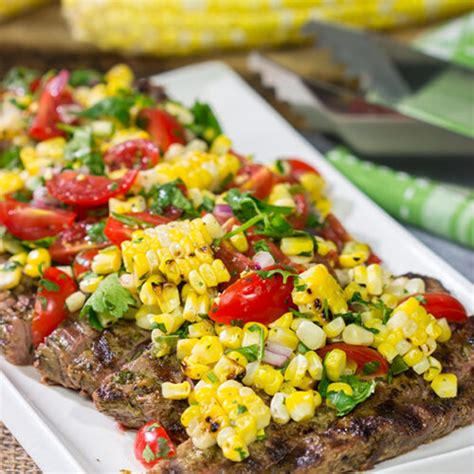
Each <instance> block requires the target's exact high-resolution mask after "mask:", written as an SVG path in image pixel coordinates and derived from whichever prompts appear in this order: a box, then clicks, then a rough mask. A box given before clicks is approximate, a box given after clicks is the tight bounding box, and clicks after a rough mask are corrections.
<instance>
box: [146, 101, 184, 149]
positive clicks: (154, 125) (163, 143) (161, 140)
mask: <svg viewBox="0 0 474 474" xmlns="http://www.w3.org/2000/svg"><path fill="white" fill-rule="evenodd" d="M138 120H139V121H144V122H145V129H146V131H147V132H148V133H149V134H150V135H151V137H152V139H153V141H154V142H155V143H156V144H157V145H158V146H159V147H160V150H161V151H162V152H163V153H164V152H165V151H166V150H167V149H168V148H169V147H170V145H172V144H173V143H181V144H183V145H184V143H186V142H185V139H184V136H185V133H184V128H183V126H182V125H181V124H180V123H179V122H178V121H177V120H176V119H175V118H174V117H173V116H172V115H170V114H169V113H168V112H165V111H164V110H162V109H151V108H146V109H143V110H142V111H141V112H140V113H139V115H138Z"/></svg>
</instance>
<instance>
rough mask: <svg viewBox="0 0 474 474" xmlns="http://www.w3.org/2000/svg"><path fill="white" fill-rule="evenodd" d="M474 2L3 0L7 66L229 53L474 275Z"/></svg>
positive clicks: (376, 195) (145, 71)
mask: <svg viewBox="0 0 474 474" xmlns="http://www.w3.org/2000/svg"><path fill="white" fill-rule="evenodd" d="M473 6H474V3H473V2H472V0H239V1H236V0H133V1H131V0H62V1H61V2H59V1H55V0H0V54H1V61H0V69H1V73H2V76H3V75H4V74H6V72H7V71H8V70H9V69H10V68H12V67H15V66H27V67H31V68H35V69H38V70H41V71H46V70H48V69H52V68H70V69H77V68H97V69H99V70H102V71H105V70H107V69H108V68H110V67H111V66H112V65H114V64H116V63H117V62H125V63H128V64H129V65H130V66H131V67H132V68H133V70H134V71H135V73H136V75H137V76H138V77H140V76H149V75H152V74H156V73H159V72H162V71H165V70H169V69H173V68H177V67H180V66H183V65H187V64H191V63H195V62H199V61H204V60H209V59H217V60H222V61H225V62H226V63H227V64H229V65H230V66H231V67H232V68H234V69H235V70H236V71H237V72H238V73H239V74H241V75H242V76H243V77H244V79H245V80H246V81H247V82H248V83H250V85H251V86H252V87H254V88H255V89H256V90H257V91H258V92H259V93H260V94H262V95H263V96H264V97H265V98H266V99H267V100H268V101H269V102H270V103H271V104H272V105H273V106H274V107H275V108H277V109H278V110H279V111H280V113H282V114H283V115H284V117H285V118H286V119H287V120H289V121H290V122H291V123H292V124H293V125H294V126H295V127H297V128H298V129H299V130H300V131H301V133H303V134H304V135H305V136H306V137H307V138H308V139H309V140H310V141H311V142H312V143H313V144H314V146H315V147H316V148H317V149H318V150H319V151H320V152H322V153H324V154H325V155H326V157H327V159H329V160H331V161H332V163H333V164H334V165H335V166H336V167H337V168H338V169H339V170H340V171H341V172H342V173H344V174H345V175H346V176H347V177H348V178H349V179H351V180H352V181H353V182H355V184H356V185H358V186H359V187H360V188H361V189H362V190H363V191H364V192H366V193H367V194H369V196H370V197H372V198H373V199H374V200H375V201H377V202H378V203H379V204H380V205H381V206H382V207H384V208H385V209H386V210H387V211H388V212H390V213H391V214H392V215H393V216H394V217H395V218H397V219H398V220H400V221H401V222H402V223H404V225H406V226H408V227H409V228H410V230H411V231H412V232H414V233H415V234H416V235H417V236H418V237H419V238H421V239H422V240H423V241H424V242H425V243H426V244H428V245H429V246H430V247H431V248H432V249H433V250H434V251H435V252H437V253H439V254H440V255H441V256H442V257H443V258H445V259H446V260H447V261H449V262H450V263H451V264H452V265H453V266H454V267H456V268H457V269H458V270H459V271H460V272H461V273H463V274H464V275H465V276H466V277H467V278H469V279H470V280H471V281H472V280H474V253H473V251H472V249H473V248H474V192H473V184H474V174H473V171H472V170H473V166H472V160H473V159H474V156H473V155H474V145H473V143H474V142H473V137H474V86H473V85H474V76H473V73H474V13H473V12H472V10H473ZM311 22H312V23H311ZM308 25H309V26H308ZM337 25H339V26H340V25H344V26H345V27H349V28H351V29H349V30H345V29H339V26H337ZM352 28H355V29H354V30H352ZM252 51H253V52H252ZM256 51H258V52H256ZM416 51H422V52H423V53H424V54H420V53H415V52H416ZM368 163H369V164H368Z"/></svg>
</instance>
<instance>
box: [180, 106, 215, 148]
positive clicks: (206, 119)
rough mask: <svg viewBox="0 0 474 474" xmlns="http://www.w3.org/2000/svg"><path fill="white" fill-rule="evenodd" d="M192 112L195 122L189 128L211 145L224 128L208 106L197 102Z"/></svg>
mask: <svg viewBox="0 0 474 474" xmlns="http://www.w3.org/2000/svg"><path fill="white" fill-rule="evenodd" d="M190 111H191V113H192V114H193V117H194V121H193V123H192V124H190V125H188V128H189V129H190V130H191V131H192V132H193V133H195V134H196V135H197V136H198V137H200V138H202V139H204V140H205V141H206V142H208V143H211V142H212V141H213V140H214V138H216V137H217V136H218V135H220V134H221V133H222V128H221V126H220V125H219V122H218V120H217V118H216V116H215V115H214V112H213V111H212V109H211V107H210V106H209V105H208V104H205V103H203V102H199V101H196V102H195V103H194V105H193V106H192V107H191V109H190Z"/></svg>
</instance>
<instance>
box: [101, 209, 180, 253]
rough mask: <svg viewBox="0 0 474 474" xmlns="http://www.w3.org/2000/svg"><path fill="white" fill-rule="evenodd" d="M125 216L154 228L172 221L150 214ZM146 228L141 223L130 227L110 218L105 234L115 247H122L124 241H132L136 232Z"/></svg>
mask: <svg viewBox="0 0 474 474" xmlns="http://www.w3.org/2000/svg"><path fill="white" fill-rule="evenodd" d="M125 216H129V217H132V218H134V219H137V220H139V221H143V222H146V223H148V224H152V225H153V226H156V225H160V224H167V223H168V222H170V221H171V219H169V218H168V217H164V216H157V215H155V214H150V213H149V212H132V213H129V214H125ZM144 227H146V225H140V223H139V222H137V224H136V225H134V226H129V225H126V224H124V223H123V222H120V221H119V220H117V219H115V218H114V217H109V218H107V222H106V224H105V229H104V234H105V236H106V237H107V238H108V239H109V240H110V241H111V242H112V243H113V244H114V245H120V244H121V243H122V242H123V241H124V240H130V239H131V238H132V234H133V232H134V231H136V230H137V229H142V228H144Z"/></svg>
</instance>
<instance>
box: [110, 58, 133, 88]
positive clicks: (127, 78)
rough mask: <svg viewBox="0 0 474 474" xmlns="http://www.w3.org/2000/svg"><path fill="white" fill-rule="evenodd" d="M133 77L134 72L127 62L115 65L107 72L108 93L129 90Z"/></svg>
mask: <svg viewBox="0 0 474 474" xmlns="http://www.w3.org/2000/svg"><path fill="white" fill-rule="evenodd" d="M133 79H134V77H133V72H132V70H131V69H130V68H129V67H128V66H127V65H126V64H117V65H115V66H114V67H112V68H111V69H110V70H109V71H107V73H106V74H105V80H106V82H107V93H108V94H110V95H115V94H117V92H120V91H123V90H129V89H130V88H131V87H132V82H133Z"/></svg>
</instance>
